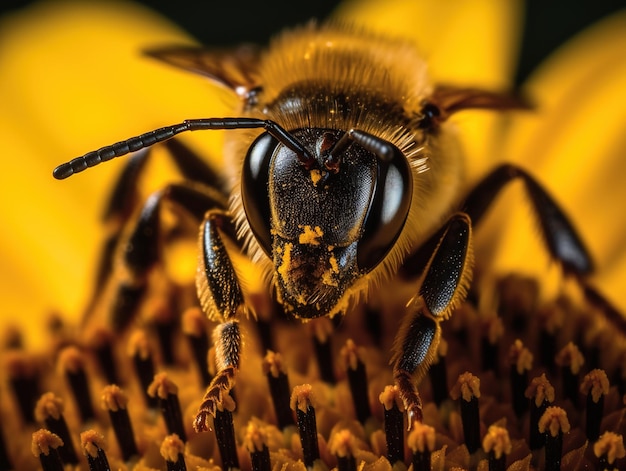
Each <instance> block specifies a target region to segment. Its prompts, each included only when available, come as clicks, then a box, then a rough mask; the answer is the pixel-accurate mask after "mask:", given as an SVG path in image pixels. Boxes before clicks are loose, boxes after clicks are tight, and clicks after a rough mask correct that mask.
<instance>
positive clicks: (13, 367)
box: [4, 350, 41, 424]
mask: <svg viewBox="0 0 626 471" xmlns="http://www.w3.org/2000/svg"><path fill="white" fill-rule="evenodd" d="M4 371H6V372H7V373H8V377H9V384H10V385H11V389H12V390H13V394H14V395H15V400H16V401H17V405H18V407H19V410H20V412H21V414H22V417H23V419H24V421H26V422H28V423H31V424H32V423H34V422H35V416H34V407H35V404H36V402H37V399H38V398H39V396H40V394H41V393H40V391H39V379H38V375H39V372H38V371H37V360H36V359H35V357H34V356H32V355H29V354H27V353H26V352H23V351H20V350H13V351H9V352H7V353H6V356H5V369H4Z"/></svg>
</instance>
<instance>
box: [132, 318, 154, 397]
mask: <svg viewBox="0 0 626 471" xmlns="http://www.w3.org/2000/svg"><path fill="white" fill-rule="evenodd" d="M128 354H129V355H130V357H131V358H132V360H133V365H134V366H135V373H136V374H137V378H138V379H139V384H140V385H141V391H142V396H143V397H144V399H145V401H146V404H147V405H148V407H150V408H156V407H157V405H158V401H157V399H156V398H155V397H153V396H150V394H148V387H150V383H152V379H153V378H154V362H153V360H152V354H151V351H150V344H149V340H148V336H147V335H146V332H145V331H144V330H143V329H137V330H135V331H134V332H133V333H132V335H131V336H130V338H129V339H128Z"/></svg>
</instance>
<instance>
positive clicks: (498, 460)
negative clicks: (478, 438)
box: [483, 425, 513, 471]
mask: <svg viewBox="0 0 626 471" xmlns="http://www.w3.org/2000/svg"><path fill="white" fill-rule="evenodd" d="M483 449H484V450H485V451H486V452H487V454H488V455H489V471H505V470H506V456H507V455H508V454H509V453H511V450H512V449H513V446H512V444H511V439H510V438H509V432H508V430H507V429H505V428H504V427H499V426H497V425H491V426H490V427H489V429H488V430H487V434H486V435H485V438H484V439H483Z"/></svg>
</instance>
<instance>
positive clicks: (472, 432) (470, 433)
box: [450, 372, 480, 454]
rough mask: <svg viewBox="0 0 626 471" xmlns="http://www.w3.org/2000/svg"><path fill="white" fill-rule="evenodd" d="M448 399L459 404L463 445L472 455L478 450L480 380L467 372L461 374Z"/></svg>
mask: <svg viewBox="0 0 626 471" xmlns="http://www.w3.org/2000/svg"><path fill="white" fill-rule="evenodd" d="M450 397H452V399H454V400H455V401H456V400H458V401H459V403H460V406H461V420H462V421H463V435H464V437H465V445H466V446H467V449H468V451H469V452H470V454H473V453H474V452H475V451H476V450H478V449H479V448H480V416H479V410H478V398H479V397H480V379H479V378H478V377H477V376H474V375H473V374H471V373H469V372H466V373H463V374H462V375H460V376H459V378H458V380H457V382H456V384H455V385H454V386H453V387H452V390H451V391H450Z"/></svg>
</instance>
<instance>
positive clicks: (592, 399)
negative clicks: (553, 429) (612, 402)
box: [580, 369, 609, 442]
mask: <svg viewBox="0 0 626 471" xmlns="http://www.w3.org/2000/svg"><path fill="white" fill-rule="evenodd" d="M580 392H582V393H583V394H585V395H586V396H587V408H586V413H585V417H586V420H585V422H586V423H585V433H586V434H587V440H589V441H590V442H595V441H596V440H597V439H598V438H600V422H602V416H603V413H604V396H606V395H607V394H608V393H609V378H608V377H607V376H606V373H605V372H604V370H598V369H595V370H592V371H590V372H589V373H588V374H587V375H585V377H584V378H583V381H582V383H581V385H580Z"/></svg>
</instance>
